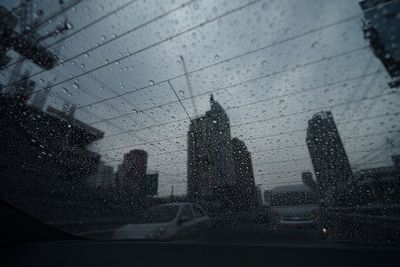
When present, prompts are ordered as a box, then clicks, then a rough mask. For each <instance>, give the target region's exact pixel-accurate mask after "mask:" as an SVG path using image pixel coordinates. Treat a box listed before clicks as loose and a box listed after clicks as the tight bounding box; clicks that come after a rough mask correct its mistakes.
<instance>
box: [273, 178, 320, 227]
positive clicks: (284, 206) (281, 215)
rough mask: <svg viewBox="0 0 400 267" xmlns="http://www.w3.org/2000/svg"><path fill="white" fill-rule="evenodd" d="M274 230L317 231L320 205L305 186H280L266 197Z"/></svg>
mask: <svg viewBox="0 0 400 267" xmlns="http://www.w3.org/2000/svg"><path fill="white" fill-rule="evenodd" d="M265 201H266V205H267V207H268V211H269V214H270V220H271V225H272V228H273V229H298V230H306V229H310V230H317V229H318V212H319V205H318V203H317V198H316V196H315V194H314V193H313V192H312V190H311V189H310V188H309V187H308V186H306V185H303V184H299V185H287V186H278V187H275V188H273V189H272V190H271V191H268V193H267V194H266V195H265Z"/></svg>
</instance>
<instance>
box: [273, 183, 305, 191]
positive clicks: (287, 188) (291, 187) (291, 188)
mask: <svg viewBox="0 0 400 267" xmlns="http://www.w3.org/2000/svg"><path fill="white" fill-rule="evenodd" d="M283 192H311V189H310V188H309V187H308V186H306V185H304V184H295V185H283V186H277V187H275V188H273V189H272V190H271V193H283Z"/></svg>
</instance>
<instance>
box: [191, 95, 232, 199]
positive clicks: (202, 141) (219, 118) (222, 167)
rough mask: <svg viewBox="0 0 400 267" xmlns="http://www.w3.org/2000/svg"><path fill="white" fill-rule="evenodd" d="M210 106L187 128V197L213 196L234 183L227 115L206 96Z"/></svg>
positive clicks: (212, 99) (211, 98)
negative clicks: (220, 189) (217, 191)
mask: <svg viewBox="0 0 400 267" xmlns="http://www.w3.org/2000/svg"><path fill="white" fill-rule="evenodd" d="M210 106H211V109H210V110H209V111H207V112H206V114H205V115H204V116H202V117H199V118H195V119H193V121H192V123H191V124H190V127H189V132H188V190H187V192H188V197H189V198H192V199H195V198H207V197H213V196H214V193H215V190H216V189H219V188H223V187H226V186H233V185H234V184H235V177H234V171H233V168H232V160H231V155H232V144H231V131H230V123H229V118H228V116H227V114H226V113H225V111H224V110H223V108H222V107H221V105H220V104H219V103H218V102H216V101H215V100H214V98H213V96H212V95H211V96H210Z"/></svg>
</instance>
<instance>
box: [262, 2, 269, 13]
mask: <svg viewBox="0 0 400 267" xmlns="http://www.w3.org/2000/svg"><path fill="white" fill-rule="evenodd" d="M261 9H262V10H263V11H267V10H268V4H267V3H264V4H263V5H262V6H261Z"/></svg>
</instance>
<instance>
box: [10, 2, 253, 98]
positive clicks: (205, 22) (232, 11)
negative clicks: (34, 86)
mask: <svg viewBox="0 0 400 267" xmlns="http://www.w3.org/2000/svg"><path fill="white" fill-rule="evenodd" d="M259 2H261V0H254V1H251V2H248V3H246V4H244V5H241V6H239V7H237V8H234V9H232V10H230V11H227V12H225V13H223V14H221V15H218V16H216V17H214V18H212V19H209V20H206V21H204V22H202V23H200V24H198V25H196V26H193V27H190V28H188V29H186V30H183V31H181V32H179V33H177V34H174V35H172V36H170V37H167V38H165V39H163V40H161V41H158V42H156V43H153V44H151V45H149V46H146V47H144V48H141V49H139V50H136V51H135V52H131V53H129V54H128V55H125V56H122V57H119V58H117V59H115V60H111V61H109V62H108V63H105V64H103V65H100V66H98V67H95V68H93V69H91V70H87V71H85V72H83V73H80V74H78V75H75V76H72V77H70V78H68V79H66V80H63V81H60V82H57V83H54V84H52V85H51V86H50V87H49V88H53V87H55V86H58V85H60V84H64V83H66V82H69V81H71V80H75V79H77V78H80V77H83V76H85V75H87V74H89V73H92V72H95V71H97V70H99V69H102V68H104V67H106V66H109V65H112V64H115V63H117V62H120V61H123V60H125V59H127V58H130V57H132V56H134V55H136V54H139V53H142V52H144V51H146V50H148V49H150V48H153V47H156V46H158V45H160V44H163V43H165V42H168V41H170V40H172V39H175V38H177V37H179V36H181V35H183V34H185V33H188V32H191V31H193V30H195V29H197V28H201V27H204V26H205V25H208V24H210V23H212V22H214V21H217V20H219V19H221V18H223V17H226V16H228V15H231V14H233V13H235V12H238V11H240V10H242V9H244V8H247V7H249V6H251V5H254V4H256V3H259ZM184 6H185V5H182V6H181V7H180V8H182V7H184ZM178 9H179V8H177V9H176V10H178ZM154 21H155V20H154ZM149 23H150V22H146V23H144V24H146V25H147V24H149ZM144 24H142V25H144ZM139 27H143V26H138V28H139ZM95 49H97V47H93V48H92V49H91V50H90V49H89V51H85V52H82V53H81V54H82V55H84V54H86V53H90V52H91V51H93V50H95ZM74 58H76V56H74V57H71V58H68V59H66V60H64V61H63V62H60V63H59V64H56V65H55V67H56V66H58V65H61V64H64V63H65V62H68V61H70V60H72V59H74ZM46 71H47V70H42V71H39V72H37V73H35V74H32V75H30V76H29V77H28V79H29V78H32V77H36V76H37V75H39V74H41V73H43V72H46ZM17 82H20V81H16V82H13V83H11V84H7V85H5V86H3V88H6V87H9V86H12V85H15V84H16V83H17ZM45 89H46V88H43V89H39V90H36V91H34V92H33V93H31V94H30V95H33V94H35V93H37V92H40V91H42V90H45Z"/></svg>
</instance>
